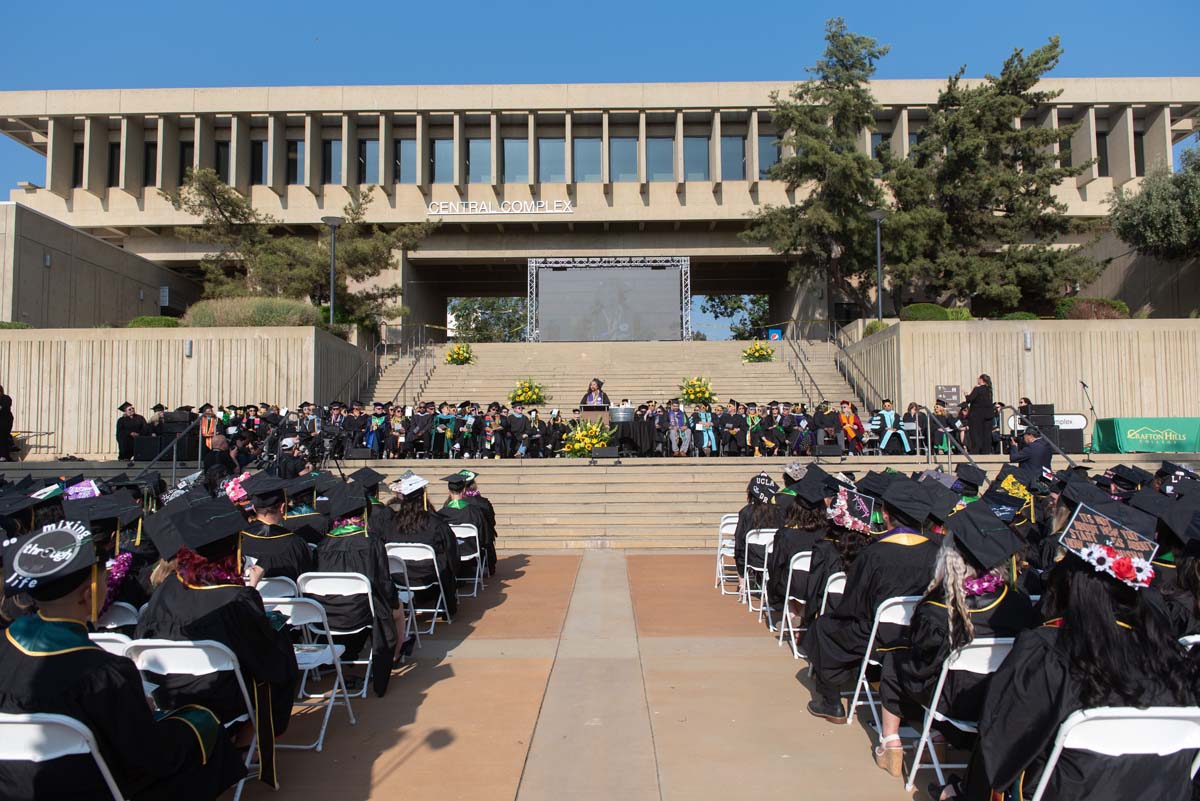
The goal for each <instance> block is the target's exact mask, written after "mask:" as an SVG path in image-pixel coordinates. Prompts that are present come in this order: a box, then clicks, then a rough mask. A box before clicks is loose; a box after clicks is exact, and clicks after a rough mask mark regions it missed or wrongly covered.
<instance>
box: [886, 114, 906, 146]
mask: <svg viewBox="0 0 1200 801" xmlns="http://www.w3.org/2000/svg"><path fill="white" fill-rule="evenodd" d="M888 145H889V146H890V147H891V149H892V155H893V156H895V157H896V158H898V159H903V158H906V157H907V156H908V109H907V108H904V107H903V106H901V107H900V108H899V109H897V110H896V124H895V125H893V126H892V138H891V140H890V141H889V142H888Z"/></svg>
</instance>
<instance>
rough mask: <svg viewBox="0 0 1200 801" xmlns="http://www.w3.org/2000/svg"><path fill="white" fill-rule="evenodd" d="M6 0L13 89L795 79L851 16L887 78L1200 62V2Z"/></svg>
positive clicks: (1102, 71)
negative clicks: (1027, 66)
mask: <svg viewBox="0 0 1200 801" xmlns="http://www.w3.org/2000/svg"><path fill="white" fill-rule="evenodd" d="M4 5H5V8H4V10H3V11H0V30H3V34H0V36H3V39H2V40H0V53H2V54H3V57H4V63H5V64H6V65H7V66H6V68H5V69H3V70H0V90H9V89H94V88H113V87H129V88H136V87H167V86H256V85H257V86H261V85H309V84H407V83H428V84H438V83H570V82H592V81H598V82H599V81H737V80H795V79H802V78H803V77H804V75H805V73H804V67H806V66H808V65H810V64H812V62H813V61H814V60H815V59H816V58H817V57H818V56H819V55H820V53H821V49H822V40H821V36H822V32H823V26H824V21H825V20H826V19H827V18H828V17H832V16H837V15H839V14H840V15H842V16H844V17H845V18H846V21H847V24H848V25H849V27H850V29H851V30H853V31H855V32H857V33H862V34H866V35H870V36H874V37H875V38H876V39H878V40H879V41H880V42H882V43H884V44H888V45H890V46H891V48H892V50H891V53H890V54H888V56H887V57H886V58H885V59H884V60H883V61H882V62H881V63H880V65H879V72H878V77H880V78H944V77H946V76H947V75H948V74H950V73H952V72H954V71H955V70H957V69H958V68H959V67H960V66H964V65H965V66H966V68H967V73H968V74H969V75H976V76H977V75H982V74H984V73H987V72H995V71H998V70H999V68H1000V65H1001V63H1002V62H1003V59H1004V58H1005V57H1006V56H1007V55H1008V54H1009V53H1011V52H1012V50H1013V48H1015V47H1022V48H1025V49H1027V50H1028V49H1032V48H1034V47H1037V46H1039V45H1041V44H1042V43H1044V42H1045V41H1046V39H1047V37H1049V36H1051V35H1053V34H1058V35H1059V36H1061V37H1062V41H1063V45H1064V47H1065V49H1066V53H1065V55H1064V57H1063V60H1062V63H1061V64H1060V65H1059V67H1058V69H1057V70H1056V71H1055V73H1054V74H1055V75H1059V76H1063V77H1103V76H1162V75H1200V49H1198V47H1197V43H1198V39H1197V32H1198V31H1200V2H1198V0H1165V2H1151V3H1145V4H1130V3H1128V2H1116V1H1115V0H1090V2H1086V1H1080V0H1058V1H1057V2H1051V3H1046V2H1037V3H1034V2H1029V1H1028V0H1010V2H1007V3H1004V4H1000V5H997V4H995V3H979V2H972V1H971V0H955V2H944V1H943V0H937V1H936V2H934V1H933V0H919V1H918V2H896V0H889V2H874V1H873V0H860V2H858V3H854V4H848V3H845V2H840V3H835V2H825V1H821V0H804V2H797V0H791V1H790V2H766V0H760V1H759V2H757V3H752V4H750V5H746V6H743V5H741V4H736V3H729V2H717V1H716V0H691V1H690V2H686V3H684V2H662V1H661V0H659V2H653V0H651V1H650V2H647V1H646V0H641V1H640V2H630V1H629V0H609V1H608V2H605V3H602V4H591V3H573V2H545V0H537V2H511V1H510V2H501V3H496V2H477V1H476V0H459V2H441V3H407V2H395V0H392V2H378V1H377V0H376V1H375V2H370V1H364V2H354V3H349V2H341V3H337V2H333V3H330V2H321V3H316V2H306V1H294V2H279V1H278V0H257V2H255V0H240V2H229V0H209V2H206V3H199V4H197V3H176V2H167V3H164V2H161V0H157V1H156V2H146V0H122V2H119V3H97V2H95V0H86V1H85V0H59V2H56V3H53V4H47V5H41V4H38V3H16V2H6V3H5V4H4ZM14 67H17V68H14ZM19 180H29V181H33V182H34V183H37V184H43V183H44V182H45V165H44V160H43V159H42V158H41V157H40V156H37V155H35V154H32V153H31V152H29V151H27V150H25V148H23V147H21V146H19V145H17V144H16V143H14V142H12V141H11V140H9V139H8V138H7V137H2V136H0V198H5V199H6V198H7V195H8V190H9V189H12V188H13V187H15V186H16V183H17V181H19ZM713 333H715V332H713Z"/></svg>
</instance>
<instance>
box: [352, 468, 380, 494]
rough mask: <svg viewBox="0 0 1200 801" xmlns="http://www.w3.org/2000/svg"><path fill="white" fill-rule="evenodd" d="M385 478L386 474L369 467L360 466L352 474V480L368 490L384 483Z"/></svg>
mask: <svg viewBox="0 0 1200 801" xmlns="http://www.w3.org/2000/svg"><path fill="white" fill-rule="evenodd" d="M385 478H386V476H385V475H384V474H383V473H380V472H378V471H376V470H372V469H371V468H369V467H360V468H359V469H357V470H355V471H354V472H353V473H351V474H350V480H351V481H353V482H354V483H355V484H358V485H360V486H361V487H362V488H363V489H366V490H370V489H374V488H375V487H378V486H379V485H380V484H382V483H383V480H384V479H385Z"/></svg>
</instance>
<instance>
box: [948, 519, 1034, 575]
mask: <svg viewBox="0 0 1200 801" xmlns="http://www.w3.org/2000/svg"><path fill="white" fill-rule="evenodd" d="M946 529H947V531H948V532H949V533H950V534H951V535H952V536H953V538H954V545H955V547H957V548H958V549H959V550H960V551H962V552H963V554H964V555H965V556H966V557H967V558H968V559H970V560H971V561H972V562H973V563H974V564H975V566H976V567H977V568H981V569H983V570H994V569H995V568H997V567H999V566H1000V565H1002V564H1004V563H1005V562H1006V561H1007V560H1008V558H1009V557H1010V556H1012V555H1013V554H1015V553H1017V552H1018V551H1019V550H1021V548H1022V546H1023V543H1022V542H1021V538H1020V537H1018V536H1017V535H1016V534H1015V533H1014V532H1013V530H1012V529H1011V528H1009V526H1008V525H1007V524H1006V523H1005V522H1004V521H1003V520H1001V519H1000V518H998V517H996V515H994V514H992V511H991V510H990V509H988V508H987V506H986V505H985V504H982V503H969V504H967V505H966V506H964V507H963V508H962V509H961V510H959V511H958V512H956V513H955V514H953V515H951V516H950V518H949V519H948V520H947V521H946Z"/></svg>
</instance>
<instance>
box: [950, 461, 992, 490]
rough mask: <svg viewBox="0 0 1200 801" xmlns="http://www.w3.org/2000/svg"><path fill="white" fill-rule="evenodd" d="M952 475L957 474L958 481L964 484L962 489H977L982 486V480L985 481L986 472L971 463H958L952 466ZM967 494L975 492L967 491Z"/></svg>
mask: <svg viewBox="0 0 1200 801" xmlns="http://www.w3.org/2000/svg"><path fill="white" fill-rule="evenodd" d="M954 475H956V476H958V481H959V483H960V484H963V485H965V486H964V489H967V490H971V489H974V490H978V489H979V488H980V487H982V486H983V482H984V481H987V473H985V472H983V471H982V470H980V469H979V468H978V467H976V466H975V465H973V464H960V465H959V466H958V467H956V468H954ZM967 494H968V495H973V494H975V493H973V492H968V493H967Z"/></svg>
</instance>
